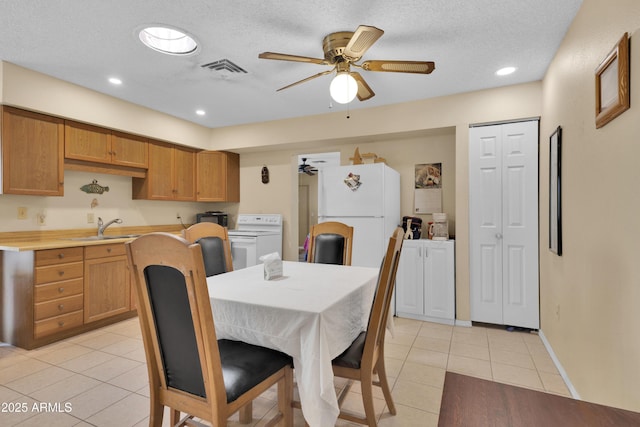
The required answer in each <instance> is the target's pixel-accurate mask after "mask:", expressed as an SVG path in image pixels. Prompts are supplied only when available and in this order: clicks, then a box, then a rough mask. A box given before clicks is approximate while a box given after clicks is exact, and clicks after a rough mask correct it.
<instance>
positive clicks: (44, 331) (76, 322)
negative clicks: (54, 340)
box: [33, 310, 82, 339]
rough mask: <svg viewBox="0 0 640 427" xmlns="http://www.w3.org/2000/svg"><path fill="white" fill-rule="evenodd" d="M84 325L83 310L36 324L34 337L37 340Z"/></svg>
mask: <svg viewBox="0 0 640 427" xmlns="http://www.w3.org/2000/svg"><path fill="white" fill-rule="evenodd" d="M81 325H82V310H78V311H74V312H72V313H68V314H63V315H61V316H56V317H51V318H49V319H46V320H40V321H39V322H35V325H34V328H33V337H34V338H35V339H39V338H43V337H46V336H48V335H53V334H55V333H57V332H62V331H66V330H67V329H71V328H75V327H77V326H81Z"/></svg>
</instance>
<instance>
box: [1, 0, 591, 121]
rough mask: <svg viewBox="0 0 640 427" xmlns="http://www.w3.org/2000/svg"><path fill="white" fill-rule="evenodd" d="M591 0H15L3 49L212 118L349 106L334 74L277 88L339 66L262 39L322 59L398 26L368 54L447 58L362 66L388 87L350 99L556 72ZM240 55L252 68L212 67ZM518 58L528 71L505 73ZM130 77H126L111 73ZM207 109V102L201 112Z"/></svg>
mask: <svg viewBox="0 0 640 427" xmlns="http://www.w3.org/2000/svg"><path fill="white" fill-rule="evenodd" d="M580 4H581V0H384V1H382V0H350V1H345V0H343V1H334V0H326V1H321V2H319V1H317V0H315V1H306V0H303V1H299V0H278V1H267V0H236V1H212V0H108V1H105V0H2V1H0V60H2V61H6V62H11V63H14V64H17V65H20V66H22V67H25V68H29V69H32V70H35V71H39V72H41V73H44V74H48V75H51V76H54V77H57V78H59V79H62V80H65V81H69V82H72V83H75V84H78V85H80V86H85V87H88V88H91V89H93V90H96V91H99V92H103V93H106V94H109V95H112V96H114V97H117V98H121V99H124V100H127V101H130V102H132V103H135V104H140V105H143V106H146V107H149V108H152V109H154V110H158V111H162V112H165V113H168V114H170V115H173V116H177V117H180V118H183V119H185V120H190V121H193V122H196V123H200V124H202V125H204V126H207V127H212V128H213V127H220V126H229V125H236V124H242V123H251V122H261V121H268V120H276V119H282V118H290V117H298V116H306V115H312V114H322V113H327V112H331V111H336V110H338V111H342V110H346V108H347V107H346V106H344V105H340V104H335V103H334V104H333V105H332V103H331V100H330V98H329V83H330V81H331V76H330V75H327V76H323V77H320V78H317V79H314V80H312V81H309V82H307V83H304V84H301V85H297V86H295V87H292V88H290V89H287V90H284V91H281V92H276V89H278V88H280V87H282V86H285V85H288V84H290V83H293V82H295V81H298V80H301V79H303V78H306V77H309V76H311V75H314V74H317V73H319V72H321V71H324V70H325V69H327V68H328V67H325V66H320V65H315V64H304V63H294V62H285V61H271V60H264V59H258V54H259V53H260V52H263V51H272V52H279V53H289V54H294V55H302V56H310V57H317V58H322V57H323V53H322V39H323V37H324V36H325V35H327V34H329V33H332V32H336V31H354V30H355V29H356V28H357V27H358V25H360V24H365V25H372V26H376V27H378V28H381V29H383V30H384V31H385V34H384V35H383V36H382V37H381V38H380V39H379V40H378V41H377V42H376V43H375V44H374V45H373V47H371V49H369V51H368V52H367V53H366V54H365V56H364V58H363V59H364V60H367V59H386V60H398V59H399V60H418V61H435V63H436V69H435V71H434V72H433V73H432V74H430V75H418V74H415V75H414V74H400V73H376V72H367V71H361V74H362V76H363V77H364V78H365V79H366V81H367V83H368V84H369V86H370V87H371V88H372V89H373V91H374V92H375V93H376V96H375V97H374V98H372V99H370V100H368V101H364V102H359V101H358V100H357V99H356V100H355V101H353V102H352V103H351V104H349V107H348V108H349V109H350V110H351V111H353V110H356V109H358V108H367V107H374V106H380V105H387V104H394V103H399V102H406V101H413V100H418V99H424V98H432V97H436V96H442V95H448V94H453V93H460V92H468V91H473V90H479V89H485V88H491V87H496V86H504V85H511V84H517V83H523V82H529V81H536V80H540V79H542V78H543V76H544V73H545V72H546V69H547V67H548V65H549V62H550V61H551V59H552V58H553V55H554V54H555V52H556V50H557V48H558V46H559V44H560V42H561V40H562V38H563V37H564V34H565V32H566V31H567V28H568V27H569V25H570V23H571V21H572V20H573V18H574V16H575V14H576V13H577V10H578V9H579V7H580ZM149 24H167V25H171V26H173V27H177V28H180V29H183V30H185V31H186V32H188V33H189V34H191V35H192V36H193V37H194V38H195V39H196V40H197V41H198V42H199V45H200V47H199V49H198V50H197V51H196V52H195V53H194V54H192V55H189V56H182V57H179V56H168V55H163V54H160V53H158V52H155V51H152V50H150V49H148V48H147V47H145V46H143V45H142V44H141V43H140V42H139V40H138V36H137V33H138V31H139V30H140V29H141V28H142V27H144V26H148V25H149ZM223 59H226V60H229V61H231V62H233V63H234V64H236V65H238V66H239V67H241V68H243V69H244V70H246V71H247V73H233V72H230V71H226V70H222V71H212V70H209V69H207V68H202V67H201V66H202V65H203V64H207V63H211V62H213V61H218V60H223ZM507 65H513V66H516V67H518V70H517V72H516V73H515V74H512V75H510V76H508V77H497V76H495V74H494V73H495V71H496V70H497V69H498V68H501V67H504V66H507ZM111 76H117V77H119V78H121V79H122V80H123V82H124V83H123V84H122V85H121V86H119V87H113V86H111V85H110V84H109V83H108V82H107V78H108V77H111ZM196 109H203V110H205V111H206V115H205V116H203V117H200V116H196V115H195V110H196Z"/></svg>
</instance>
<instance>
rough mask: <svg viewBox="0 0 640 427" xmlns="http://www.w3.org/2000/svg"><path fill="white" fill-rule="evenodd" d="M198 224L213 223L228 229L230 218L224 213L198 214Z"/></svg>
mask: <svg viewBox="0 0 640 427" xmlns="http://www.w3.org/2000/svg"><path fill="white" fill-rule="evenodd" d="M196 222H213V223H215V224H218V225H221V226H223V227H227V226H228V217H227V214H226V213H224V212H218V211H209V212H203V213H199V214H196Z"/></svg>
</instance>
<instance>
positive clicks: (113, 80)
mask: <svg viewBox="0 0 640 427" xmlns="http://www.w3.org/2000/svg"><path fill="white" fill-rule="evenodd" d="M109 83H111V84H112V85H116V86H117V85H121V84H122V80H120V79H119V78H117V77H109Z"/></svg>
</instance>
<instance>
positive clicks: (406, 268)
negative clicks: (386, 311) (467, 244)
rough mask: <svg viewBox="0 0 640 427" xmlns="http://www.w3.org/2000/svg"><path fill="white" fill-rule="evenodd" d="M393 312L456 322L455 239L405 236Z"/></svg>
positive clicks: (428, 319)
mask: <svg viewBox="0 0 640 427" xmlns="http://www.w3.org/2000/svg"><path fill="white" fill-rule="evenodd" d="M395 301H396V315H397V316H398V317H408V318H412V319H418V320H427V321H433V322H438V323H446V324H453V323H454V322H455V250H454V241H453V240H446V241H439V240H427V239H420V240H405V241H404V243H403V245H402V252H401V255H400V263H399V264H398V272H397V274H396V297H395Z"/></svg>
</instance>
